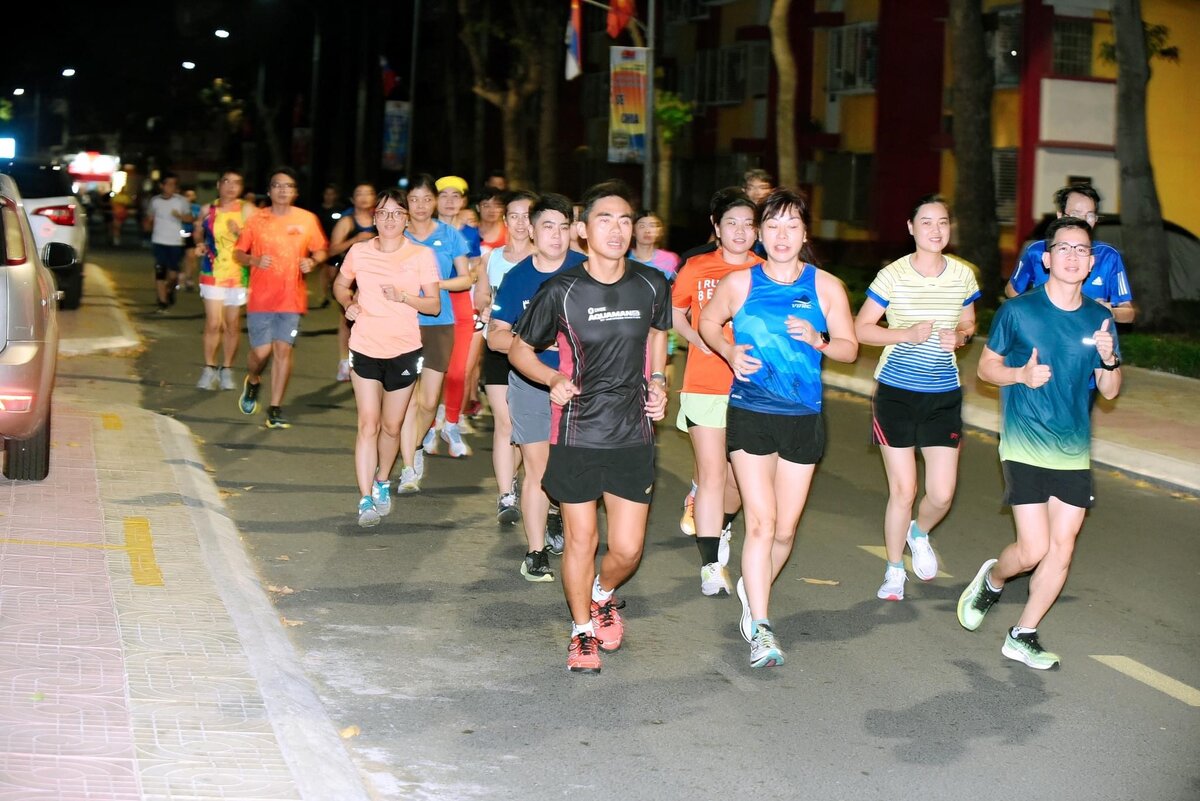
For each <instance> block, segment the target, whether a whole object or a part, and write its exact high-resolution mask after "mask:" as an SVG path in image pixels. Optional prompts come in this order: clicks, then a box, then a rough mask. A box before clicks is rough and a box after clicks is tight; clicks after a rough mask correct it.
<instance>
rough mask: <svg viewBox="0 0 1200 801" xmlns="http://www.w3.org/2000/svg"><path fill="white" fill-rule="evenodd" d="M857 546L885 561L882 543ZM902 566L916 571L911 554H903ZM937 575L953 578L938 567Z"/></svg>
mask: <svg viewBox="0 0 1200 801" xmlns="http://www.w3.org/2000/svg"><path fill="white" fill-rule="evenodd" d="M858 547H859V548H862V549H863V550H864V551H866V552H867V553H869V554H871V555H872V556H878V557H879V558H880V559H882V560H883V561H885V562H886V561H887V548H885V547H883V546H882V545H860V546H858ZM904 567H905V568H906V569H907V570H908V571H909V572H910V573H915V572H916V571H914V570H913V566H912V557H911V556H905V557H904ZM937 577H938V578H954V576H952V575H950V574H949V573H947V572H946V571H945V570H942V569H940V568H939V569H938V572H937Z"/></svg>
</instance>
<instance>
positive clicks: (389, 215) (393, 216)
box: [375, 209, 408, 220]
mask: <svg viewBox="0 0 1200 801" xmlns="http://www.w3.org/2000/svg"><path fill="white" fill-rule="evenodd" d="M405 214H408V209H392V210H391V211H388V210H387V209H376V210H375V219H377V220H402V219H404V215H405Z"/></svg>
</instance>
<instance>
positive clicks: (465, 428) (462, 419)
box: [457, 414, 475, 434]
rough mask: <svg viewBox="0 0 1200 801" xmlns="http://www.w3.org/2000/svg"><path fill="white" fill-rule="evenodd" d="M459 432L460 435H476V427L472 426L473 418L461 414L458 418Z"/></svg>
mask: <svg viewBox="0 0 1200 801" xmlns="http://www.w3.org/2000/svg"><path fill="white" fill-rule="evenodd" d="M457 425H458V431H459V433H460V434H474V433H475V426H473V425H471V418H469V417H467V416H466V415H462V414H460V415H459V416H458V423H457Z"/></svg>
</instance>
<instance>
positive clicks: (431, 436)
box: [421, 428, 438, 456]
mask: <svg viewBox="0 0 1200 801" xmlns="http://www.w3.org/2000/svg"><path fill="white" fill-rule="evenodd" d="M421 450H423V451H425V452H426V453H428V454H429V455H431V456H437V451H438V441H437V429H436V428H430V429H429V430H428V431H426V432H425V439H423V440H421Z"/></svg>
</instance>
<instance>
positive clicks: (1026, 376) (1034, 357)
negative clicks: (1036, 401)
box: [1021, 348, 1051, 389]
mask: <svg viewBox="0 0 1200 801" xmlns="http://www.w3.org/2000/svg"><path fill="white" fill-rule="evenodd" d="M1050 377H1051V376H1050V365H1048V364H1038V354H1037V348H1034V349H1033V353H1031V354H1029V361H1027V362H1026V363H1025V366H1024V367H1022V368H1021V383H1022V384H1024V385H1025V386H1027V387H1029V388H1030V389H1037V388H1038V387H1040V386H1042V385H1043V384H1046V383H1047V382H1048V381H1049V380H1050Z"/></svg>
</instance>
